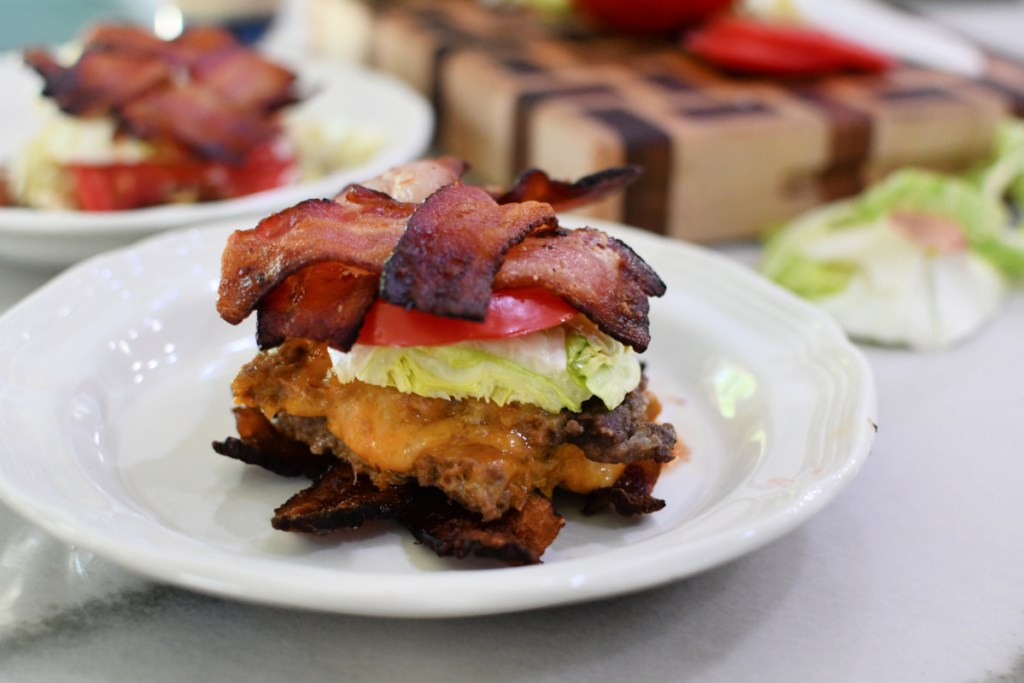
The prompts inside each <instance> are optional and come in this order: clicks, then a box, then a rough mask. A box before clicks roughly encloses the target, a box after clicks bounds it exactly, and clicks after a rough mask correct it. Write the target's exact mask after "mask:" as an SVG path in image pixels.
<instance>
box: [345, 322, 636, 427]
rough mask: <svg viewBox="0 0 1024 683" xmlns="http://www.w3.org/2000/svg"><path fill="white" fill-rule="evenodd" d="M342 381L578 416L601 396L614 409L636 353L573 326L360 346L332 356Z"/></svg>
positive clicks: (631, 379)
mask: <svg viewBox="0 0 1024 683" xmlns="http://www.w3.org/2000/svg"><path fill="white" fill-rule="evenodd" d="M331 360H332V362H333V365H334V372H335V374H336V375H337V376H338V379H339V380H341V381H342V382H349V381H352V380H354V379H358V380H360V381H362V382H366V383H368V384H374V385H377V386H384V387H393V388H395V389H398V390H399V391H402V392H406V393H414V394H417V395H419V396H427V397H433V398H444V399H462V398H479V399H484V400H488V401H492V402H494V403H497V404H498V405H505V404H506V403H510V402H513V401H516V402H521V403H530V404H533V405H536V406H539V407H541V408H543V409H544V410H547V411H548V412H552V413H555V412H558V411H560V410H562V409H563V408H567V409H569V410H571V411H573V412H579V410H580V408H581V406H582V404H583V402H584V401H586V400H587V399H589V398H590V397H591V396H597V397H598V398H600V399H601V400H602V401H603V402H604V404H605V405H606V406H607V407H608V408H609V409H611V408H614V407H615V406H617V405H618V404H619V403H621V402H622V399H623V398H624V397H625V395H626V394H627V393H628V392H630V391H632V390H633V389H635V388H636V387H637V385H638V384H639V383H640V362H639V360H638V359H637V357H636V354H635V353H633V351H632V349H631V348H629V347H627V346H624V345H622V344H620V343H619V342H617V341H615V340H614V339H612V338H611V337H608V336H607V335H605V334H604V333H602V332H600V331H598V330H597V329H596V328H591V327H590V326H582V325H580V326H577V325H573V323H572V322H570V323H567V324H566V325H562V326H559V327H555V328H551V329H548V330H543V331H540V332H534V333H532V334H528V335H524V336H522V337H515V338H511V339H497V340H487V341H466V342H462V343H459V344H452V345H448V346H413V347H404V348H398V347H388V346H365V345H361V344H357V345H355V346H354V347H353V348H352V349H351V350H350V351H349V352H348V353H342V352H340V351H335V350H333V349H332V350H331Z"/></svg>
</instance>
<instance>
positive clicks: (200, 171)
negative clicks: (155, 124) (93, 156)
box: [67, 143, 295, 211]
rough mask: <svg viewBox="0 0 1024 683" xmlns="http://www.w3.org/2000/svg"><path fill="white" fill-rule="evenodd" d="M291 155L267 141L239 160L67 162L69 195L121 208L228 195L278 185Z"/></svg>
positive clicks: (85, 203) (90, 205) (85, 204)
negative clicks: (184, 196)
mask: <svg viewBox="0 0 1024 683" xmlns="http://www.w3.org/2000/svg"><path fill="white" fill-rule="evenodd" d="M294 166H295V159H294V158H293V157H291V156H289V155H286V154H281V153H280V152H279V151H278V150H277V149H276V148H275V146H274V145H273V144H272V143H268V144H263V145H260V146H258V147H255V148H253V150H252V151H251V152H250V153H249V154H247V155H246V157H245V158H244V159H243V160H242V162H241V163H239V164H225V163H222V162H214V161H205V160H202V159H196V158H184V159H183V158H180V155H179V156H178V157H176V158H175V157H172V158H171V159H168V160H166V161H164V160H161V161H145V162H138V163H117V164H95V165H94V164H71V165H69V166H68V167H67V168H68V170H69V171H70V173H71V178H72V186H73V191H74V196H75V200H76V203H77V205H78V208H80V209H82V210H83V211H122V210H126V209H138V208H141V207H145V206H155V205H158V204H167V203H169V202H171V201H173V200H174V198H175V195H177V194H180V193H189V194H194V195H195V196H196V197H198V199H200V200H204V201H206V200H211V199H230V198H232V197H241V196H244V195H247V194H252V193H254V192H261V191H263V190H269V189H271V188H274V187H280V186H281V185H284V184H285V183H286V182H288V180H289V179H290V178H291V174H292V173H293V169H294Z"/></svg>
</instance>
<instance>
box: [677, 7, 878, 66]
mask: <svg viewBox="0 0 1024 683" xmlns="http://www.w3.org/2000/svg"><path fill="white" fill-rule="evenodd" d="M683 46H684V47H685V48H686V49H687V50H689V51H690V52H693V53H694V54H696V55H697V56H699V57H701V58H703V59H705V60H707V61H708V62H710V63H712V64H714V65H715V66H718V67H720V68H722V69H726V70H728V71H734V72H738V73H744V74H754V75H762V76H788V77H810V76H824V75H827V74H831V73H838V72H841V71H864V72H868V73H879V72H882V71H885V70H887V69H889V68H891V67H893V66H894V65H895V63H896V62H895V60H893V59H892V58H891V57H889V56H887V55H883V54H881V53H878V52H875V51H873V50H870V49H868V48H865V47H862V46H860V45H856V44H854V43H850V42H848V41H845V40H843V39H841V38H837V37H835V36H832V35H829V34H827V33H823V32H821V31H815V30H812V29H807V28H802V27H799V26H789V25H782V24H769V23H765V22H762V21H756V20H750V19H741V18H736V17H727V18H722V19H717V20H715V21H713V22H711V23H709V24H707V25H706V26H704V27H702V28H701V29H699V30H697V31H695V32H694V33H691V34H690V35H688V36H687V37H686V38H685V39H684V41H683Z"/></svg>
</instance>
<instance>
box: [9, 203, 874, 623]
mask: <svg viewBox="0 0 1024 683" xmlns="http://www.w3.org/2000/svg"><path fill="white" fill-rule="evenodd" d="M564 222H565V223H566V224H570V223H571V222H572V221H564ZM586 222H587V223H589V224H590V225H593V226H595V227H599V228H602V229H608V228H611V231H612V232H614V233H618V234H619V235H625V236H626V238H627V240H628V242H629V243H630V244H631V245H634V246H635V243H648V244H653V245H661V246H664V245H665V243H666V238H663V237H660V236H656V235H653V234H651V233H647V232H645V231H641V230H639V229H636V228H630V227H627V226H622V225H620V224H616V223H609V222H605V221H595V220H587V221H586ZM230 228H231V226H230V224H227V223H223V222H220V223H215V224H210V225H207V226H203V227H199V228H188V229H183V230H172V231H168V232H164V233H161V234H158V235H156V236H153V237H150V238H147V239H144V240H142V241H141V242H139V243H137V244H134V245H130V246H127V247H122V248H119V249H115V250H112V251H110V252H107V253H105V254H100V255H97V256H94V257H92V258H90V259H87V260H86V261H83V262H82V263H80V264H78V265H76V266H74V267H72V268H70V269H68V270H67V271H65V272H64V273H62V274H61V275H59V276H57V277H56V278H54V279H53V280H51V281H50V282H49V283H47V284H46V285H44V286H43V287H42V288H40V289H39V290H37V291H36V292H34V293H33V294H31V295H29V296H28V297H26V298H25V299H23V300H22V301H20V302H18V303H17V304H15V306H13V307H12V308H11V309H10V310H9V311H8V312H6V313H4V315H3V316H0V329H2V327H3V326H5V325H6V324H7V321H8V320H9V319H11V318H14V317H16V316H18V315H24V311H25V310H26V309H28V310H31V308H32V307H33V306H34V305H36V303H35V302H36V301H37V300H40V301H41V300H45V299H46V297H47V296H50V295H51V293H57V292H59V291H60V290H61V289H62V288H65V287H66V286H67V284H68V283H70V282H71V281H73V280H74V279H75V278H77V277H80V276H81V275H82V274H83V273H86V272H87V271H89V270H90V269H96V268H97V267H99V266H102V264H103V263H104V262H108V261H119V260H128V261H131V260H133V259H135V260H137V259H138V258H140V254H146V253H158V252H159V251H161V250H163V249H165V248H167V247H169V246H170V245H172V244H174V243H177V242H181V241H183V240H184V241H189V240H193V239H195V237H196V236H199V237H200V238H201V237H203V236H206V235H213V234H216V232H215V231H218V230H230ZM668 243H670V244H671V245H673V247H674V248H677V249H680V250H683V251H685V252H686V253H687V255H688V257H692V258H698V259H703V260H704V262H705V263H712V264H713V266H712V267H715V268H720V267H724V268H725V269H727V270H728V271H730V272H731V274H732V275H733V276H734V277H737V278H739V279H740V281H741V282H742V281H746V283H745V284H746V285H749V286H755V287H759V288H764V289H766V291H771V292H772V294H771V296H775V297H779V300H780V301H784V302H785V303H786V305H790V306H796V307H797V310H798V311H800V312H802V313H803V314H805V315H807V316H809V318H811V319H814V320H815V321H816V322H817V323H818V324H820V325H821V328H822V330H823V332H824V335H825V337H827V338H828V339H829V340H830V341H831V342H832V343H834V344H835V343H838V344H839V345H840V347H842V349H843V351H844V352H845V353H847V354H848V356H849V358H850V360H851V363H853V365H855V366H856V368H855V369H856V374H857V375H858V376H859V379H860V382H861V384H860V386H859V391H858V392H857V394H858V399H857V401H856V406H857V409H858V411H859V412H860V413H861V414H863V416H864V417H865V418H866V420H867V421H868V422H869V423H870V425H871V427H873V426H874V425H875V424H876V423H877V396H876V388H875V381H874V376H873V374H872V371H871V368H870V365H869V364H868V362H867V359H866V357H865V356H864V355H863V353H862V352H861V351H860V350H859V349H857V348H856V346H854V345H853V343H852V342H850V341H849V340H848V339H847V337H846V335H845V334H844V333H843V332H842V330H841V329H840V328H839V326H838V325H837V324H836V323H835V322H834V321H833V320H831V318H829V317H828V316H827V314H825V313H824V312H823V311H820V310H818V309H816V308H814V307H813V306H812V305H811V304H809V303H808V302H805V301H803V300H800V299H799V298H797V297H796V296H795V295H792V294H791V293H789V292H787V291H785V290H782V289H780V288H778V287H776V286H775V285H773V284H771V283H769V282H768V281H767V280H764V278H762V277H761V276H759V275H757V274H756V273H755V272H753V271H752V270H750V269H748V268H746V267H745V266H743V265H742V264H740V263H738V262H736V261H735V260H733V259H730V258H728V257H726V256H724V255H721V254H717V253H715V252H712V251H710V250H707V249H705V248H702V247H697V246H695V245H691V244H688V243H685V242H681V241H678V240H668ZM5 372H6V371H5ZM2 424H3V423H2V422H0V425H2ZM3 438H5V436H4V434H3V432H0V439H3ZM873 440H874V429H873V428H868V425H867V424H865V425H862V427H861V429H859V430H858V431H857V434H856V438H855V439H854V440H853V442H852V443H851V446H850V449H849V453H847V455H846V458H845V459H844V460H843V461H842V466H841V467H839V468H838V469H834V470H830V471H829V476H828V477H827V478H824V479H818V480H815V481H814V482H813V486H811V487H810V488H809V490H806V491H804V495H803V496H801V497H799V498H798V499H797V500H796V501H794V502H791V503H788V504H786V505H785V506H784V507H781V508H778V509H775V510H773V511H772V512H771V514H769V515H768V516H767V517H763V518H760V519H759V520H758V522H759V523H758V524H757V525H755V527H753V528H743V529H740V530H736V531H734V532H733V533H731V534H728V535H726V534H723V533H719V534H716V535H713V536H711V537H706V538H700V539H697V540H696V541H692V542H691V543H690V544H689V546H690V547H691V552H690V553H689V554H687V553H685V552H682V551H680V550H679V549H677V548H675V547H669V546H665V545H664V544H658V543H656V542H657V541H658V539H659V538H660V536H661V535H659V536H655V537H653V538H648V539H643V540H641V541H638V542H636V543H634V544H630V545H627V546H624V547H620V548H616V549H613V550H608V551H605V552H602V553H601V554H600V555H599V557H600V558H601V559H602V560H603V562H598V563H594V558H593V557H590V556H588V557H578V558H568V559H564V560H559V561H558V562H557V563H554V564H547V565H539V566H531V567H515V568H487V569H458V570H457V571H443V572H423V573H422V574H416V575H401V576H400V582H401V583H402V584H403V585H402V587H401V590H397V591H396V590H395V587H394V585H392V584H394V580H393V579H394V575H389V574H376V573H373V572H369V571H364V570H349V569H342V570H337V572H335V571H334V570H327V569H326V568H323V567H315V566H305V567H301V566H298V567H297V566H294V565H289V566H288V571H287V572H279V575H278V576H276V577H275V576H271V577H269V578H268V576H267V575H266V572H265V567H264V566H263V563H255V564H254V565H251V566H243V567H242V570H241V571H239V570H238V567H234V568H226V567H221V566H219V565H216V564H214V565H213V567H211V566H210V565H209V563H205V562H203V561H202V560H197V559H195V558H192V557H187V558H183V557H182V556H181V555H180V553H179V552H177V551H175V550H173V549H172V550H167V549H165V548H162V547H156V548H154V547H147V548H144V549H143V551H144V552H139V549H138V548H137V547H134V546H132V545H131V544H130V543H129V544H128V545H127V546H126V545H125V543H124V542H123V541H121V540H120V539H118V538H116V537H114V536H113V535H111V534H109V533H105V532H104V531H103V530H102V529H95V528H92V526H91V525H89V524H82V523H80V522H79V521H78V520H77V518H75V516H74V514H73V513H72V512H71V511H69V510H67V509H61V508H55V507H53V506H52V505H49V504H47V503H46V501H39V500H35V499H34V498H33V497H32V496H30V495H28V494H25V493H22V492H21V491H20V490H18V489H17V487H15V486H14V485H13V483H12V482H10V481H8V477H7V476H6V475H5V473H3V472H0V500H3V501H5V502H6V503H7V504H8V505H9V506H10V507H11V509H12V510H14V511H15V512H16V513H17V514H19V515H20V516H22V517H24V518H26V520H27V521H29V523H32V524H35V525H37V526H40V527H43V528H44V529H46V530H47V531H48V532H50V533H52V534H53V535H55V536H57V537H58V538H61V539H62V540H64V541H66V542H69V543H72V544H76V545H80V546H82V547H86V548H88V549H90V550H91V551H93V552H95V553H96V554H97V555H99V556H101V557H105V558H106V559H108V560H110V561H112V562H113V563H115V564H117V565H119V566H122V567H126V568H128V569H131V570H133V571H136V572H139V573H140V574H143V575H146V576H149V577H152V578H155V579H159V580H162V581H166V582H168V583H171V584H174V585H177V586H180V587H183V588H188V589H190V590H196V591H199V592H203V593H208V594H212V595H218V596H222V597H229V598H232V599H237V600H241V601H246V602H253V603H260V604H270V605H275V606H279V607H290V608H301V609H308V610H314V611H323V612H331V613H345V614H359V615H366V616H384V617H418V618H422V617H430V618H436V617H459V616H472V615H485V614H498V613H509V612H516V611H522V610H528V609H535V608H540V607H550V606H555V605H563V604H570V603H577V602H583V601H590V600H594V599H600V598H607V597H612V596H616V595H621V594H626V593H631V592H635V591H639V590H645V589H648V588H652V587H655V586H658V585H662V584H665V583H669V582H672V581H675V580H678V579H682V578H685V577H687V576H691V575H693V574H695V573H697V572H700V571H704V570H706V569H710V568H712V567H716V566H719V565H721V564H724V563H727V562H729V561H731V560H733V559H736V558H738V557H740V556H742V555H745V554H747V553H749V552H752V551H754V550H756V549H758V548H760V547H762V546H764V545H766V544H768V543H770V542H772V541H774V540H776V539H778V538H779V537H781V536H783V535H785V534H786V533H788V532H789V531H791V530H793V529H794V528H796V527H797V526H799V525H801V524H803V523H804V522H806V521H807V520H808V519H810V518H811V517H813V516H814V515H815V514H817V513H818V512H819V511H820V510H822V509H823V508H824V507H825V506H827V505H828V504H829V503H830V502H831V501H832V500H833V499H834V498H835V497H836V496H837V495H839V493H840V492H841V491H842V490H843V489H844V488H845V487H846V486H847V485H848V484H849V483H850V481H852V480H853V478H854V477H855V476H856V475H857V473H858V472H859V471H860V469H861V467H862V466H863V465H864V463H865V462H866V460H867V459H868V457H869V455H870V452H871V446H872V443H873ZM163 528H164V529H165V530H167V531H168V532H169V533H171V534H178V535H180V536H183V537H185V538H186V539H187V541H188V542H191V543H197V544H201V545H202V544H205V542H204V541H201V540H198V539H193V538H189V537H187V535H184V534H182V533H181V532H179V531H176V530H173V529H168V528H167V527H163ZM727 536H728V537H727ZM647 545H656V546H659V548H657V549H656V550H654V551H651V549H649V548H644V546H647ZM638 546H639V547H641V549H644V550H647V551H648V552H646V553H638V552H636V551H637V548H638ZM693 546H705V547H704V548H703V552H702V553H698V554H697V555H694V553H693V552H692V547H693ZM222 552H228V551H226V550H224V551H222ZM609 558H610V559H611V560H613V561H608V560H609ZM681 558H682V559H683V560H684V561H682V562H681V561H680V559H681ZM169 560H173V561H169ZM263 562H264V563H267V567H269V568H273V567H274V566H275V564H276V563H275V561H274V559H273V558H270V559H269V560H264V561H263ZM595 564H596V566H595ZM652 566H653V567H655V570H653V571H652ZM552 568H554V569H552ZM582 569H586V572H585V575H584V574H582V573H581V571H580V570H582ZM627 570H628V571H631V572H634V574H635V575H636V576H640V577H641V578H639V579H638V580H635V581H632V582H629V583H625V584H623V583H621V582H620V581H619V580H618V579H620V578H621V575H622V573H623V572H624V571H627ZM325 573H329V574H331V575H334V574H337V576H339V577H344V578H345V579H346V580H347V581H346V582H351V583H353V584H357V585H358V588H357V589H355V590H348V591H344V590H343V591H341V592H337V591H333V592H332V593H331V594H330V595H329V596H325V595H324V593H323V592H322V591H321V590H317V589H316V588H312V589H311V588H310V587H311V586H315V585H316V584H317V582H316V581H310V582H308V584H307V585H302V582H301V581H297V580H296V575H297V574H301V575H303V576H306V575H308V576H309V577H319V576H322V575H324V574H325ZM471 576H473V577H482V576H492V577H497V579H496V581H498V582H499V583H500V584H501V585H502V591H499V592H497V593H496V594H494V595H492V596H491V599H490V600H489V601H487V602H483V603H482V602H480V600H479V595H476V594H474V599H473V600H466V599H462V600H454V599H453V600H450V601H449V602H448V603H447V604H443V605H440V604H438V603H437V602H436V601H433V600H430V599H427V600H420V601H418V602H417V601H415V600H414V601H412V602H409V601H403V600H397V599H394V598H395V596H396V595H401V596H404V597H405V598H406V600H408V599H409V598H410V596H412V597H415V596H417V595H419V596H424V595H426V596H429V595H430V592H431V591H434V592H435V593H441V594H445V595H446V596H447V597H449V598H451V597H452V596H459V595H461V594H462V593H463V592H465V593H473V591H472V590H465V589H464V590H463V591H460V590H456V588H457V587H458V586H462V585H463V584H464V583H465V582H466V581H467V579H468V578H469V577H471ZM580 576H585V578H584V579H582V580H581V579H580V578H579V577H580ZM484 581H485V582H486V581H487V579H484ZM297 586H298V587H297ZM538 588H540V590H538ZM268 589H269V590H268ZM386 597H390V598H391V599H384V598H386Z"/></svg>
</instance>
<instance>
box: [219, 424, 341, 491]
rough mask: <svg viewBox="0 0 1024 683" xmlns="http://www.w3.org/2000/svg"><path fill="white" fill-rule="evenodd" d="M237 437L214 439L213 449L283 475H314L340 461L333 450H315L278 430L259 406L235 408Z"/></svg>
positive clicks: (310, 476)
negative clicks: (324, 452) (319, 451)
mask: <svg viewBox="0 0 1024 683" xmlns="http://www.w3.org/2000/svg"><path fill="white" fill-rule="evenodd" d="M234 412H235V427H236V428H237V430H238V438H235V437H233V436H229V437H228V438H226V439H225V440H224V441H214V442H213V450H215V451H216V452H218V453H220V454H221V455H226V456H227V457H229V458H234V459H235V460H240V461H242V462H244V463H247V464H249V465H257V466H259V467H262V468H264V469H266V470H270V471H271V472H273V473H274V474H280V475H281V476H284V477H297V476H299V475H302V476H306V477H309V478H313V477H316V476H319V475H320V474H321V473H323V472H325V471H326V470H327V468H329V467H331V466H332V465H334V464H335V463H336V462H338V460H337V458H335V457H334V456H333V455H332V454H330V453H328V454H321V455H318V454H315V453H313V452H312V451H310V450H309V446H307V445H306V444H304V443H302V442H300V441H295V440H293V439H289V438H288V437H286V436H285V435H284V434H282V433H281V432H279V431H278V430H277V428H276V427H274V425H273V424H272V423H271V422H270V420H268V419H267V418H266V416H265V415H264V414H263V413H262V412H260V411H259V410H257V409H256V408H245V407H239V408H235V411H234Z"/></svg>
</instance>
